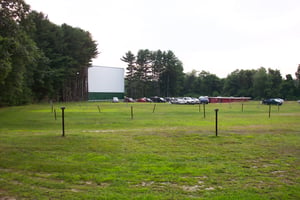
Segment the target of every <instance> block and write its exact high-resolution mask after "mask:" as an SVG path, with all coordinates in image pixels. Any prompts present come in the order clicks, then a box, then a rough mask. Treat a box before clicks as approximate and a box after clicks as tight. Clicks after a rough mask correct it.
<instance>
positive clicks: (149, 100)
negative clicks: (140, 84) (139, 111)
mask: <svg viewBox="0 0 300 200" xmlns="http://www.w3.org/2000/svg"><path fill="white" fill-rule="evenodd" d="M136 102H152V100H151V99H149V98H146V97H144V98H139V99H137V100H136Z"/></svg>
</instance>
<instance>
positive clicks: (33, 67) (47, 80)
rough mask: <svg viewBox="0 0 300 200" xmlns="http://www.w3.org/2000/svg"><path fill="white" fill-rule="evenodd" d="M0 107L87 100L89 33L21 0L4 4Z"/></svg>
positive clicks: (0, 12) (92, 50) (92, 47)
mask: <svg viewBox="0 0 300 200" xmlns="http://www.w3.org/2000/svg"><path fill="white" fill-rule="evenodd" d="M0 6H1V7H0V105H2V106H3V105H20V104H25V103H32V102H37V101H41V100H53V101H76V100H83V99H86V97H87V78H88V77H87V76H88V74H87V68H88V67H89V66H90V65H91V59H92V58H94V57H96V55H97V54H98V52H97V44H96V42H95V41H93V39H92V37H91V34H90V33H89V32H87V31H84V30H82V29H80V28H74V27H72V26H69V25H67V24H63V25H61V26H58V25H56V24H54V23H52V22H51V21H49V20H48V18H47V16H45V15H44V14H43V13H39V12H36V11H33V10H31V9H30V6H29V5H28V4H26V3H25V2H24V1H23V0H1V1H0Z"/></svg>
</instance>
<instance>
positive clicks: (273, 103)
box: [262, 98, 283, 106]
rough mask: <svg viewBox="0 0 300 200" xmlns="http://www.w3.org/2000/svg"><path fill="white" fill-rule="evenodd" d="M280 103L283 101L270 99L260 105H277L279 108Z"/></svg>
mask: <svg viewBox="0 0 300 200" xmlns="http://www.w3.org/2000/svg"><path fill="white" fill-rule="evenodd" d="M282 103H283V99H279V98H271V99H264V100H262V104H265V105H279V106H281V105H282Z"/></svg>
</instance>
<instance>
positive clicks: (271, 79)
mask: <svg viewBox="0 0 300 200" xmlns="http://www.w3.org/2000/svg"><path fill="white" fill-rule="evenodd" d="M281 82H282V76H281V74H280V71H279V70H273V69H268V75H267V88H266V97H267V98H272V97H280V85H281Z"/></svg>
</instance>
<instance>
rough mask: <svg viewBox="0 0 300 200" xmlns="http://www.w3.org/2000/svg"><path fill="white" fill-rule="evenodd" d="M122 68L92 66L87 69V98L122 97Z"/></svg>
mask: <svg viewBox="0 0 300 200" xmlns="http://www.w3.org/2000/svg"><path fill="white" fill-rule="evenodd" d="M124 90H125V87H124V69H123V68H117V67H103V66H92V67H90V68H89V69H88V100H89V101H97V100H107V99H112V98H113V97H118V98H119V99H123V98H124Z"/></svg>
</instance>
